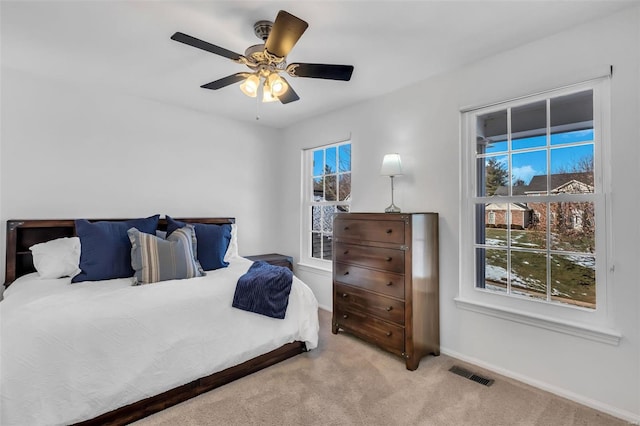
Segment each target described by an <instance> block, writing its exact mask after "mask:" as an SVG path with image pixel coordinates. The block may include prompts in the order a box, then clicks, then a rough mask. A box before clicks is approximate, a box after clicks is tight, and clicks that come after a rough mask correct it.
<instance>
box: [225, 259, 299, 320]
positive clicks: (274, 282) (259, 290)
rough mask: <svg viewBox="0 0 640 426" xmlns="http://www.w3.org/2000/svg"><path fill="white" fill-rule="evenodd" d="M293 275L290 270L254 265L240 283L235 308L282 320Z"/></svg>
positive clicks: (234, 301)
mask: <svg viewBox="0 0 640 426" xmlns="http://www.w3.org/2000/svg"><path fill="white" fill-rule="evenodd" d="M292 283H293V274H292V273H291V271H290V270H289V269H288V268H285V267H282V266H275V265H270V264H268V263H267V262H262V261H260V262H255V263H254V264H253V265H251V267H250V268H249V270H248V271H247V273H246V274H244V275H243V276H241V277H240V278H239V279H238V284H236V292H235V294H234V295H233V305H232V306H233V307H234V308H238V309H242V310H245V311H250V312H255V313H257V314H262V315H266V316H268V317H272V318H278V319H283V318H284V315H285V314H286V313H287V306H288V305H289V293H290V292H291V284H292Z"/></svg>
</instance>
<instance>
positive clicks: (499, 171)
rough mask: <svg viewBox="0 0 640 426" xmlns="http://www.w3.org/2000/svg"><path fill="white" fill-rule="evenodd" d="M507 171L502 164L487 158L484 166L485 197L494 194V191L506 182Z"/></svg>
mask: <svg viewBox="0 0 640 426" xmlns="http://www.w3.org/2000/svg"><path fill="white" fill-rule="evenodd" d="M508 178H509V171H508V170H507V168H506V167H505V165H504V163H501V162H499V161H498V160H497V159H495V158H489V159H488V161H487V163H486V164H485V188H486V194H485V195H487V196H491V195H493V194H495V192H496V190H497V189H498V188H499V187H501V186H505V185H506V184H507V182H508Z"/></svg>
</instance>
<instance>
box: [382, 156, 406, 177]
mask: <svg viewBox="0 0 640 426" xmlns="http://www.w3.org/2000/svg"><path fill="white" fill-rule="evenodd" d="M380 174H381V175H382V176H400V175H401V174H402V161H401V160H400V154H387V155H385V156H384V158H383V159H382V167H381V168H380Z"/></svg>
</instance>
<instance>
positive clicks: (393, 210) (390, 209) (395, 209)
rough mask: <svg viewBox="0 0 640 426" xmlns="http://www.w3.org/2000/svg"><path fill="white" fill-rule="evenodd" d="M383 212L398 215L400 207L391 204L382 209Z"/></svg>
mask: <svg viewBox="0 0 640 426" xmlns="http://www.w3.org/2000/svg"><path fill="white" fill-rule="evenodd" d="M384 212H385V213H400V207H398V206H396V205H395V204H393V203H391V205H390V206H389V207H387V208H386V209H384Z"/></svg>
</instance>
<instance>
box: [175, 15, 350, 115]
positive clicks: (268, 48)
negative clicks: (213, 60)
mask: <svg viewBox="0 0 640 426" xmlns="http://www.w3.org/2000/svg"><path fill="white" fill-rule="evenodd" d="M308 26H309V24H307V23H306V22H305V21H303V20H302V19H300V18H298V17H296V16H293V15H292V14H290V13H288V12H286V11H284V10H281V11H280V12H278V16H277V17H276V20H275V22H271V21H258V22H256V23H255V24H254V26H253V30H254V33H255V34H256V36H257V37H258V38H260V39H261V40H262V41H263V43H261V44H256V45H253V46H250V47H249V48H247V50H246V51H245V52H244V55H241V54H239V53H236V52H232V51H230V50H227V49H224V48H222V47H220V46H216V45H215V44H211V43H208V42H206V41H203V40H200V39H198V38H195V37H192V36H190V35H187V34H184V33H181V32H177V33H175V34H174V35H172V36H171V39H172V40H175V41H179V42H181V43H184V44H188V45H189V46H193V47H196V48H198V49H202V50H206V51H207V52H211V53H215V54H216V55H220V56H224V57H225V58H229V59H231V60H232V61H234V62H237V63H239V64H243V65H246V66H247V67H249V68H250V69H251V71H250V72H239V73H236V74H232V75H229V76H227V77H224V78H221V79H219V80H215V81H212V82H211V83H207V84H203V85H202V86H200V87H202V88H205V89H211V90H218V89H221V88H223V87H226V86H229V85H231V84H234V83H240V82H242V84H240V90H242V92H243V93H244V94H245V95H247V96H250V97H252V98H253V97H257V98H258V100H259V99H260V98H262V101H263V102H272V101H276V100H279V101H280V102H281V103H283V104H288V103H289V102H294V101H297V100H298V99H300V97H299V96H298V94H297V93H296V92H295V91H294V90H293V88H292V87H291V85H289V82H288V81H287V80H286V79H285V78H284V77H282V76H281V75H280V73H285V72H286V73H287V74H289V75H290V76H291V77H307V78H322V79H327V80H342V81H349V80H350V79H351V74H352V73H353V66H352V65H332V64H310V63H298V62H294V63H291V64H288V65H287V61H286V59H287V55H288V54H289V52H290V51H291V49H293V46H294V45H295V44H296V43H297V41H298V40H299V39H300V37H301V36H302V34H303V33H304V32H305V30H306V29H307V27H308Z"/></svg>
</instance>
